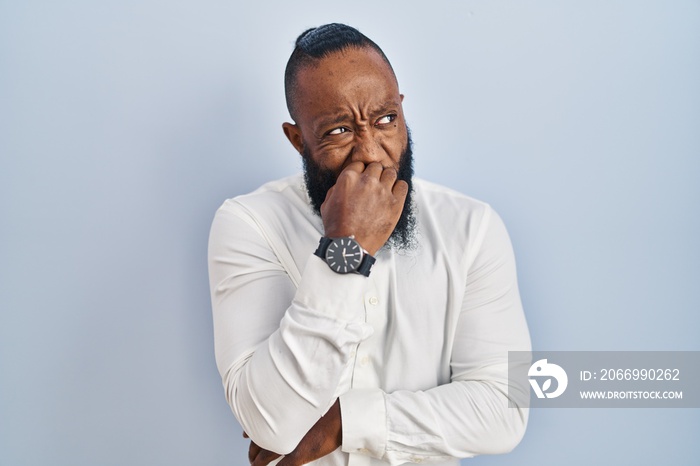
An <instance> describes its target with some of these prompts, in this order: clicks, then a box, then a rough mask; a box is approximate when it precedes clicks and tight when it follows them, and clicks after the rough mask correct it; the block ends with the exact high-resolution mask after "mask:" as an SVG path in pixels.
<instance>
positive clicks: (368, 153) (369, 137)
mask: <svg viewBox="0 0 700 466" xmlns="http://www.w3.org/2000/svg"><path fill="white" fill-rule="evenodd" d="M385 157H386V154H385V152H384V149H383V148H382V146H381V144H379V141H377V139H376V137H375V136H374V135H373V134H372V132H371V131H362V132H358V133H356V140H355V145H354V147H353V150H352V161H353V162H362V163H364V164H365V165H368V164H370V163H372V162H382V161H383V160H384V158H385Z"/></svg>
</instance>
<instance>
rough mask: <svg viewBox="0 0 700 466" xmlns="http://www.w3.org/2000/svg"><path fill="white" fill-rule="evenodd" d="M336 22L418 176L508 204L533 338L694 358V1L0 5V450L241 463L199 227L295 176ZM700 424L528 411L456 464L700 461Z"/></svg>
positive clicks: (699, 102)
mask: <svg viewBox="0 0 700 466" xmlns="http://www.w3.org/2000/svg"><path fill="white" fill-rule="evenodd" d="M330 21H342V22H347V23H349V24H352V25H354V26H356V27H358V28H359V29H360V30H362V31H363V32H365V33H366V34H368V35H369V36H370V37H371V38H373V39H374V40H375V41H376V42H377V43H379V44H380V46H382V47H383V48H384V50H385V52H386V53H387V55H388V56H389V58H390V59H391V60H392V62H393V65H394V67H395V70H396V72H397V75H398V77H399V82H400V86H401V90H402V92H403V93H404V94H405V95H406V99H405V112H406V115H407V118H408V121H409V124H410V125H411V128H412V130H413V137H414V141H415V153H416V158H417V173H418V175H419V176H421V177H423V178H426V179H429V180H431V181H435V182H439V183H442V184H445V185H448V186H450V187H453V188H456V189H458V190H459V191H462V192H465V193H467V194H470V195H472V196H474V197H477V198H480V199H483V200H486V201H488V202H490V203H491V204H492V205H493V206H494V207H495V208H496V210H497V211H498V212H499V213H500V214H501V215H502V217H503V218H504V219H505V222H506V224H507V226H508V228H509V230H510V233H511V236H512V239H513V243H514V246H515V249H516V256H517V259H518V265H519V276H520V284H521V292H522V297H523V301H524V305H525V309H526V313H527V316H528V320H529V324H530V328H531V333H532V338H533V342H534V346H535V348H536V349H539V350H698V349H700V341H699V338H698V328H700V318H699V317H698V310H699V309H700V306H699V305H700V286H698V284H699V283H700V268H699V266H698V264H699V263H700V247H699V246H698V238H699V237H700V222H699V220H698V200H699V199H700V188H699V183H698V179H699V175H700V157H699V156H700V85H699V83H700V2H698V1H662V0H659V1H626V2H621V1H586V2H569V1H566V2H561V1H553V0H552V1H539V2H532V1H526V2H525V1H494V2H485V1H483V2H476V1H468V2H458V1H437V2H427V1H421V2H391V1H387V2H374V1H372V2H369V1H355V2H351V3H338V2H327V1H318V2H313V1H300V2H295V3H292V2H282V1H270V2H258V3H255V4H254V3H253V2H245V3H244V4H240V3H238V4H237V3H236V2H233V1H216V0H202V1H196V2H195V1H165V0H160V1H159V0H139V1H136V0H120V1H116V0H110V1H99V2H97V1H95V2H91V1H63V2H59V1H45V2H41V1H29V0H24V1H19V0H18V1H14V0H12V1H11V0H0V156H1V165H0V209H1V212H0V214H1V217H0V240H1V241H0V270H1V272H0V293H1V294H0V306H1V309H0V311H1V312H0V464H2V465H8V466H10V465H12V466H14V465H71V466H75V465H85V466H87V465H160V464H163V465H165V464H167V465H239V464H241V465H242V464H246V462H245V458H246V456H245V451H246V445H247V443H246V442H245V441H244V440H243V439H242V438H241V437H240V436H241V432H240V428H239V427H238V425H237V423H236V422H235V420H234V418H233V415H232V414H231V413H230V411H229V408H228V406H227V405H226V403H225V401H224V396H223V391H222V389H221V385H220V380H219V377H218V373H217V372H216V368H215V365H214V355H213V342H212V328H211V326H212V324H211V315H210V303H209V294H208V282H207V272H206V257H205V256H206V244H207V235H208V230H209V225H210V222H211V219H212V216H213V214H214V211H215V209H216V208H217V207H218V205H219V204H220V203H221V202H222V201H223V200H224V199H225V198H227V197H232V196H234V195H236V194H241V193H245V192H248V191H250V190H252V189H254V188H255V187H257V186H259V185H260V184H262V183H263V182H265V181H267V180H270V179H274V178H278V177H280V176H283V175H287V174H290V173H293V172H295V171H297V170H299V168H300V162H299V159H298V155H297V154H296V153H295V152H294V151H293V150H292V149H291V146H289V145H288V143H287V141H286V140H285V139H284V136H283V134H282V130H281V127H280V124H281V122H282V121H285V120H287V119H288V116H287V114H286V109H285V106H284V98H283V87H282V75H283V70H284V65H285V63H286V59H287V57H288V55H289V53H290V52H291V49H292V44H293V41H294V39H295V38H296V36H297V35H298V34H299V33H300V32H301V31H302V30H304V29H305V28H307V27H311V26H316V25H319V24H321V23H325V22H330ZM409 370H410V369H409ZM698 438H700V412H699V411H698V410H671V409H669V410H643V409H640V410H624V409H618V410H576V409H568V410H536V411H533V412H532V415H531V421H530V426H529V428H528V431H527V434H526V437H525V439H524V440H523V442H522V443H521V445H520V446H519V447H518V448H517V449H516V450H515V451H514V452H513V453H511V454H510V455H506V456H496V457H482V458H477V459H475V460H467V461H464V462H463V463H464V464H465V465H501V464H504V465H505V464H523V465H524V464H537V465H538V466H544V465H560V464H567V465H590V464H597V465H618V464H638V465H652V464H654V465H655V464H674V465H690V464H698V457H699V455H700V446H699V444H698V441H697V439H698Z"/></svg>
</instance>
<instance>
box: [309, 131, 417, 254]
mask: <svg viewBox="0 0 700 466" xmlns="http://www.w3.org/2000/svg"><path fill="white" fill-rule="evenodd" d="M406 133H407V139H406V149H405V150H404V151H403V153H402V154H401V158H400V159H399V169H398V179H399V180H403V181H405V182H406V183H408V194H407V195H406V202H405V203H404V205H403V210H402V211H401V217H400V218H399V221H398V223H397V224H396V227H394V231H393V232H392V233H391V236H390V237H389V241H387V244H388V245H389V246H391V247H394V248H396V249H398V250H400V251H401V250H403V251H408V250H411V249H413V248H414V247H415V245H416V244H415V243H416V242H415V226H416V216H415V208H414V205H413V143H412V141H411V132H410V131H409V130H408V127H406ZM305 146H306V145H305ZM302 161H303V164H304V182H305V183H306V192H307V193H308V194H309V198H310V199H311V206H312V207H313V208H314V211H315V212H316V213H317V214H318V215H319V216H320V215H321V204H323V201H325V200H326V194H328V190H329V189H331V188H332V187H333V185H335V182H336V180H337V179H338V177H337V176H336V174H335V173H333V171H331V170H327V169H325V168H322V167H321V166H320V165H319V164H317V163H316V162H315V161H314V160H313V159H312V158H311V154H310V153H309V152H308V150H306V149H305V150H304V152H303V153H302Z"/></svg>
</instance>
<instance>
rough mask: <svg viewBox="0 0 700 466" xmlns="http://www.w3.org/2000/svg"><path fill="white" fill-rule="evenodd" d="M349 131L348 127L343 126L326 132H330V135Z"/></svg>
mask: <svg viewBox="0 0 700 466" xmlns="http://www.w3.org/2000/svg"><path fill="white" fill-rule="evenodd" d="M347 131H348V129H347V128H343V127H342V126H341V127H340V128H335V129H332V130H330V131H328V132H327V133H326V134H328V135H333V134H343V133H346V132H347Z"/></svg>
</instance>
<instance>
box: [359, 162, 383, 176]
mask: <svg viewBox="0 0 700 466" xmlns="http://www.w3.org/2000/svg"><path fill="white" fill-rule="evenodd" d="M383 170H384V167H382V164H381V163H379V162H372V163H370V164H369V165H367V167H365V171H364V172H363V175H367V176H371V177H372V178H377V179H379V177H381V176H382V171H383Z"/></svg>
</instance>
